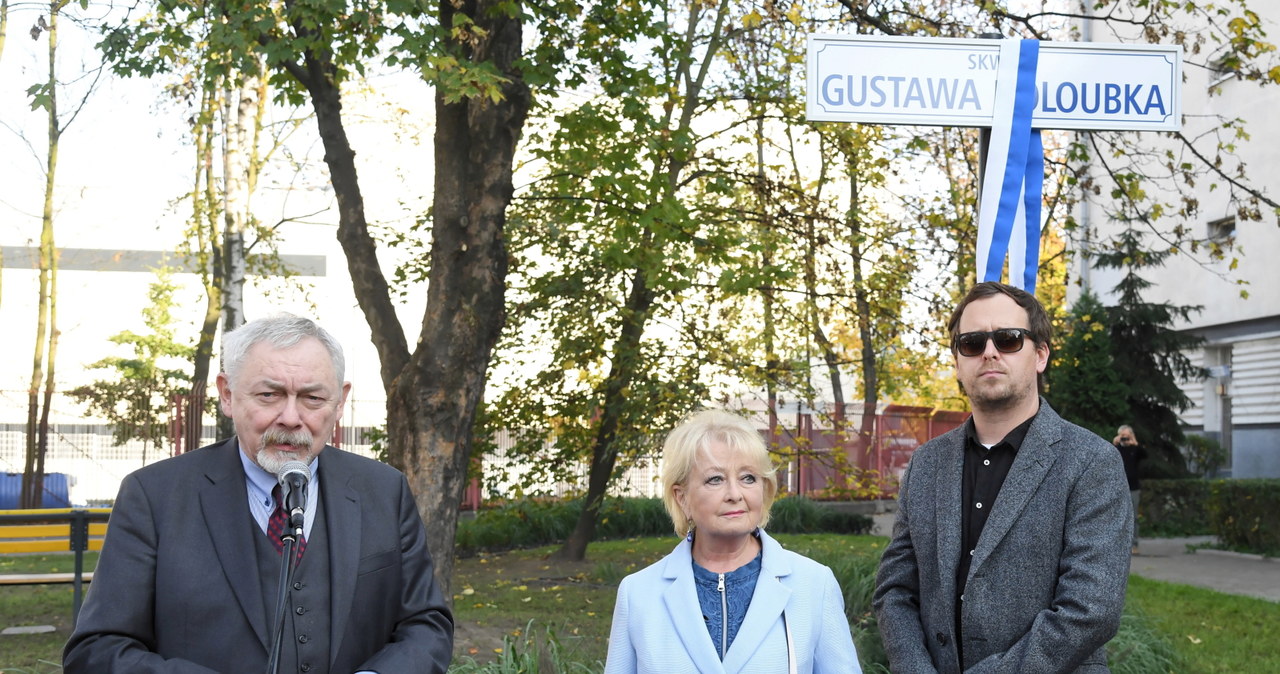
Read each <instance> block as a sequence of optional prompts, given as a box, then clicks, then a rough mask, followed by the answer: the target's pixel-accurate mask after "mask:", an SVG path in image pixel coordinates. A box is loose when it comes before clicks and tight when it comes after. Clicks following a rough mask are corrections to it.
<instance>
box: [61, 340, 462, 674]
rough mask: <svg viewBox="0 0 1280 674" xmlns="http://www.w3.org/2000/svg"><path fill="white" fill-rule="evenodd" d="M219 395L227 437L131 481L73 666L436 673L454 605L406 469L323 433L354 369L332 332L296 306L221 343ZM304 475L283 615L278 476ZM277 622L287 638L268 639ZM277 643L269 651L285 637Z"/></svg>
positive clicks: (140, 672)
mask: <svg viewBox="0 0 1280 674" xmlns="http://www.w3.org/2000/svg"><path fill="white" fill-rule="evenodd" d="M222 360H223V362H222V365H223V371H222V373H221V374H219V375H218V393H219V396H220V399H221V402H222V409H223V411H225V412H226V413H227V414H228V415H229V416H230V417H231V418H232V420H233V421H234V422H235V428H236V436H235V437H234V438H230V439H228V440H224V441H223V442H219V443H217V444H215V445H210V446H208V447H204V448H201V449H198V450H195V451H192V452H187V453H186V454H182V455H179V456H176V457H173V458H170V459H165V460H164V461H160V462H159V463H155V464H152V465H150V466H147V467H145V468H142V469H140V470H138V471H135V472H134V473H133V474H131V475H129V476H128V477H126V478H125V480H124V482H123V484H121V486H120V495H119V497H118V498H117V499H116V503H115V507H114V508H113V509H112V511H111V525H110V528H109V529H108V531H107V538H106V541H105V542H104V543H103V547H102V557H101V559H100V560H99V562H98V568H97V570H96V571H95V574H96V575H95V577H94V583H93V586H92V587H91V588H90V590H89V595H88V598H87V599H86V601H85V604H84V610H83V611H82V612H81V613H80V620H79V622H78V623H77V625H76V629H75V631H74V632H73V633H72V635H71V639H70V640H69V641H68V642H67V646H66V649H65V652H64V656H63V657H64V663H63V666H64V668H65V671H66V672H67V674H81V673H83V674H114V673H120V674H147V673H155V674H159V673H161V672H165V673H172V674H178V673H179V672H181V673H183V674H212V673H214V672H225V673H227V674H231V673H233V672H234V673H235V674H244V673H245V672H250V673H252V672H263V671H266V670H267V664H268V661H269V659H270V656H271V653H272V652H273V651H275V652H278V653H279V660H278V663H277V664H278V670H277V671H279V672H282V673H283V672H307V673H308V674H351V673H352V672H360V673H362V674H443V673H444V672H445V670H446V669H448V667H449V661H450V659H451V657H452V655H453V617H452V614H451V613H450V610H449V607H448V605H447V604H446V603H445V600H444V597H443V596H442V595H441V592H440V587H439V585H438V584H437V583H436V581H435V577H434V575H433V573H432V563H431V555H430V553H429V552H428V551H427V541H426V529H425V528H424V527H423V524H422V520H421V519H420V518H419V516H418V508H417V506H416V505H415V503H414V499H413V494H411V493H410V491H409V485H408V482H407V481H406V480H405V477H404V475H402V474H401V473H400V472H399V471H397V470H395V469H394V468H392V467H391V466H388V465H386V464H383V463H379V462H377V461H374V460H372V459H367V458H364V457H361V456H358V455H356V454H351V453H348V452H344V451H342V450H340V449H338V448H336V447H328V446H326V445H325V442H326V441H327V440H328V439H329V438H330V437H332V435H333V429H334V427H335V425H336V424H337V423H338V419H339V418H340V417H341V415H342V408H343V402H344V401H345V400H346V398H347V394H348V392H349V391H350V390H351V384H350V383H348V382H346V381H345V380H344V379H343V355H342V347H341V346H339V345H338V343H337V341H336V340H335V339H334V338H333V336H332V335H330V334H329V333H328V332H326V331H325V330H324V329H322V328H320V327H319V326H318V325H316V324H315V323H313V322H312V321H310V320H309V319H306V318H299V317H296V316H276V317H271V318H264V319H260V320H256V321H253V322H250V323H248V324H246V325H244V326H242V327H240V328H239V329H237V330H233V331H231V332H229V333H227V335H226V337H225V338H224V340H223V358H222ZM293 462H300V463H302V464H306V465H307V468H308V469H309V470H310V472H311V473H312V474H313V475H314V479H312V480H311V481H310V488H309V489H306V490H303V491H304V493H305V496H304V499H305V506H303V507H304V512H303V516H304V524H303V526H302V527H301V529H302V536H301V537H300V538H299V539H298V543H299V544H302V543H304V542H305V546H303V549H302V550H301V552H299V553H298V559H299V560H300V561H298V562H297V568H296V570H295V572H294V575H293V582H292V583H290V584H289V585H288V587H287V596H288V604H287V609H288V610H287V613H285V615H284V617H283V619H281V620H280V621H279V622H277V620H276V617H275V616H276V615H277V614H276V612H275V609H276V605H277V603H278V601H279V600H278V597H280V596H281V592H280V590H281V588H280V585H281V583H280V576H281V574H280V570H281V566H282V563H283V562H282V560H283V552H282V550H281V547H282V538H281V536H280V533H281V530H282V529H285V525H284V519H285V512H284V511H283V509H282V508H281V497H280V496H279V495H277V494H276V493H273V492H275V491H276V490H277V489H278V485H277V475H279V474H281V473H282V472H283V473H287V472H288V471H289V466H290V465H291V464H292V463H293ZM276 634H281V635H282V637H281V641H280V642H277V641H275V640H274V639H273V636H274V635H276ZM277 649H278V650H277Z"/></svg>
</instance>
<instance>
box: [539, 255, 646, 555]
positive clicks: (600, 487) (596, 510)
mask: <svg viewBox="0 0 1280 674" xmlns="http://www.w3.org/2000/svg"><path fill="white" fill-rule="evenodd" d="M645 279H646V274H645V272H644V270H642V269H637V270H636V271H635V273H634V275H633V276H632V278H631V292H630V293H629V294H628V296H627V306H626V309H624V310H623V312H622V321H623V323H622V333H621V335H620V336H619V339H618V341H617V343H616V344H615V345H614V348H613V357H612V358H611V360H612V361H613V363H612V365H610V367H609V376H608V378H607V379H606V380H605V394H604V409H603V410H601V416H600V427H599V429H598V430H597V431H596V440H595V443H594V444H593V445H592V447H591V468H590V470H589V471H588V473H587V496H586V499H585V501H584V502H583V504H582V512H581V513H579V514H578V521H577V523H576V524H574V526H573V532H572V533H571V534H569V538H568V539H566V540H565V542H564V545H562V546H560V549H559V550H557V551H556V552H555V554H554V555H553V556H554V557H555V558H556V559H566V560H572V561H582V560H583V559H586V557H587V544H589V543H590V542H591V539H593V538H595V534H596V522H597V520H599V516H600V506H602V505H604V497H605V494H606V493H607V491H608V488H609V482H610V479H611V478H612V477H613V468H614V466H615V465H616V464H617V462H618V452H617V450H616V449H615V448H614V446H613V442H614V438H615V437H616V436H617V434H618V421H619V418H620V417H621V416H622V407H623V405H625V404H626V393H625V391H626V390H627V388H628V387H630V385H631V380H632V378H633V376H634V373H635V366H634V365H633V363H634V362H635V361H636V357H637V354H638V353H639V351H640V341H641V339H642V338H643V337H644V326H645V323H646V322H647V321H648V318H649V310H650V308H652V307H653V301H654V294H653V291H652V290H650V289H649V287H648V284H647V282H646V280H645Z"/></svg>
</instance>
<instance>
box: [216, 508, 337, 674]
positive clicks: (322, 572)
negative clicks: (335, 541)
mask: <svg viewBox="0 0 1280 674" xmlns="http://www.w3.org/2000/svg"><path fill="white" fill-rule="evenodd" d="M316 510H317V512H316V514H315V524H313V525H311V538H308V539H307V551H306V553H304V554H303V555H302V560H301V561H299V562H298V565H297V567H296V568H295V569H294V571H293V588H292V589H291V590H290V592H289V597H288V603H287V606H288V608H287V609H286V611H285V614H284V632H283V634H282V635H281V638H280V670H279V671H280V672H281V674H292V673H293V672H301V673H303V674H328V672H329V607H330V606H331V605H332V604H331V603H330V601H329V541H328V535H327V534H328V532H327V531H326V528H325V519H324V508H317V509H316ZM253 527H254V529H255V531H258V532H259V534H260V535H258V536H254V541H255V543H254V549H255V551H256V553H257V556H258V579H259V582H260V583H261V584H262V600H263V602H262V603H263V604H264V606H263V610H264V611H265V612H266V617H267V638H268V639H270V638H271V635H272V634H274V632H275V623H274V622H273V621H274V619H275V610H276V595H277V594H278V593H279V589H278V588H279V582H280V553H278V552H276V549H275V547H274V546H273V545H272V544H271V541H270V540H268V539H267V537H266V535H264V534H261V530H259V529H257V524H253ZM214 629H216V627H214Z"/></svg>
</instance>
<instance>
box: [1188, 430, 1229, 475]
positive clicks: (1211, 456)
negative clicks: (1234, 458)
mask: <svg viewBox="0 0 1280 674" xmlns="http://www.w3.org/2000/svg"><path fill="white" fill-rule="evenodd" d="M1186 457H1187V464H1188V468H1190V470H1191V471H1192V472H1194V473H1195V474H1196V475H1199V476H1200V477H1204V478H1210V477H1216V476H1217V475H1218V469H1219V468H1222V466H1223V465H1225V464H1226V463H1227V460H1228V459H1230V458H1231V457H1230V456H1227V450H1226V448H1225V447H1223V446H1222V443H1220V442H1218V441H1217V440H1215V439H1213V438H1211V437H1208V436H1206V435H1196V434H1191V435H1188V436H1187V446H1186Z"/></svg>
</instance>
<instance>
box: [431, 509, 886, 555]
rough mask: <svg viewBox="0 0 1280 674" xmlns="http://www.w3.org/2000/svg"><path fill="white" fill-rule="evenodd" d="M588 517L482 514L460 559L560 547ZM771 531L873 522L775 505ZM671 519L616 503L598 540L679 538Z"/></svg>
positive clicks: (542, 512)
mask: <svg viewBox="0 0 1280 674" xmlns="http://www.w3.org/2000/svg"><path fill="white" fill-rule="evenodd" d="M581 512H582V500H581V499H578V500H573V501H549V500H537V499H524V500H520V501H511V502H509V503H505V504H503V505H501V506H499V507H496V508H491V509H489V510H484V511H481V512H480V513H479V514H477V515H476V517H475V519H470V520H461V521H459V522H458V532H457V535H456V536H455V537H454V546H455V554H457V555H459V556H462V557H468V556H471V555H474V554H476V553H478V552H497V551H501V550H511V549H515V548H532V547H537V546H540V545H549V544H553V543H559V542H561V541H564V540H565V539H566V538H568V537H569V534H570V533H572V532H573V527H574V525H575V524H576V523H577V521H578V515H579V514H580V513H581ZM769 531H772V532H779V533H801V534H803V533H839V534H867V533H870V531H871V518H870V517H867V516H866V515H858V514H854V513H845V512H839V511H834V510H829V509H827V508H824V507H822V506H819V505H817V504H815V503H814V502H813V501H810V500H809V499H806V498H798V497H792V498H784V499H781V500H779V501H777V502H776V503H774V506H773V510H772V518H771V519H770V521H769ZM674 535H675V532H674V531H672V529H671V517H670V516H669V515H668V514H667V510H666V508H665V507H664V506H663V505H662V500H661V499H657V498H611V499H608V500H607V501H606V502H605V504H604V505H603V506H602V507H601V509H600V521H599V522H598V523H597V524H596V540H610V539H619V538H635V537H638V536H659V537H661V536H674Z"/></svg>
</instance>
